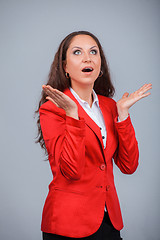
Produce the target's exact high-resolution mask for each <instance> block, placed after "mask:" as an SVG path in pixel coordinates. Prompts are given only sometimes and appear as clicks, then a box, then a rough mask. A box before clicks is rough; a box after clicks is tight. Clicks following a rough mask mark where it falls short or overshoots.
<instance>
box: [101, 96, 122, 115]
mask: <svg viewBox="0 0 160 240" xmlns="http://www.w3.org/2000/svg"><path fill="white" fill-rule="evenodd" d="M98 99H99V103H100V105H101V104H103V106H104V107H105V108H106V109H108V111H110V112H111V113H112V114H113V116H114V117H116V116H117V105H116V101H115V100H114V99H113V98H109V97H105V96H102V95H98Z"/></svg>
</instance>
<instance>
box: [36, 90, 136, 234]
mask: <svg viewBox="0 0 160 240" xmlns="http://www.w3.org/2000/svg"><path fill="white" fill-rule="evenodd" d="M64 93H65V94H66V95H68V96H69V97H70V98H71V99H73V100H74V101H75V102H76V103H77V105H78V114H79V118H80V119H79V120H76V119H74V118H71V117H68V116H66V114H65V111H64V110H62V109H60V108H58V107H56V105H54V104H53V103H52V102H51V101H47V102H46V103H44V104H42V106H41V107H40V110H39V113H40V124H41V129H42V134H43V138H44V141H45V146H46V148H47V151H48V155H49V162H50V167H51V170H52V173H53V181H52V182H51V183H50V185H49V193H48V196H47V198H46V201H45V205H44V208H43V214H42V224H41V230H42V231H43V232H48V233H54V234H58V235H64V236H68V237H75V238H80V237H86V236H88V235H91V234H93V233H94V232H96V231H97V230H98V228H99V227H100V225H101V222H102V220H103V215H104V209H105V204H106V206H107V210H108V214H109V217H110V219H111V222H112V224H113V226H114V227H115V228H116V229H117V230H120V229H122V228H123V221H122V216H121V210H120V205H119V201H118V197H117V193H116V188H115V185H114V176H113V159H114V162H115V164H116V165H117V166H118V167H119V169H120V170H121V171H122V172H123V173H125V174H132V173H133V172H134V171H135V170H136V168H137V166H138V156H139V152H138V144H137V141H136V138H135V132H134V128H133V126H132V123H131V119H130V116H128V118H127V119H126V120H124V121H123V122H119V123H117V109H116V103H115V101H114V100H113V99H111V98H107V97H104V96H101V95H98V99H99V105H100V108H101V111H102V113H103V117H104V120H105V124H106V129H107V143H106V148H105V149H104V147H103V141H102V136H101V131H100V128H99V127H98V125H97V124H96V123H95V122H94V121H93V120H92V119H91V118H90V117H89V116H88V115H87V113H86V112H85V111H84V110H83V108H82V107H81V106H80V104H79V103H78V101H77V100H76V99H75V98H74V96H73V95H72V93H71V92H70V90H69V89H67V90H65V91H64Z"/></svg>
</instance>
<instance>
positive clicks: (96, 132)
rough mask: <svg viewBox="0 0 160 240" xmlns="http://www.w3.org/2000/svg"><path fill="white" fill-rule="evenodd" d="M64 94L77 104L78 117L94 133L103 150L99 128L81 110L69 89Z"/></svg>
mask: <svg viewBox="0 0 160 240" xmlns="http://www.w3.org/2000/svg"><path fill="white" fill-rule="evenodd" d="M64 93H65V94H66V95H67V96H69V97H70V98H71V99H72V100H73V101H74V102H76V103H77V106H78V114H79V117H81V118H84V119H85V122H86V124H87V126H88V127H89V128H90V129H91V130H92V131H94V133H95V134H96V136H97V137H98V139H99V141H100V143H101V145H102V149H103V150H104V145H103V140H102V135H101V131H100V128H99V126H98V125H97V124H96V123H95V122H94V121H93V120H92V119H91V118H90V116H89V115H88V114H87V113H86V111H85V110H84V109H83V107H82V106H81V105H80V104H79V102H78V101H77V99H76V98H75V97H74V96H73V94H72V93H71V91H70V90H69V89H66V90H65V91H64Z"/></svg>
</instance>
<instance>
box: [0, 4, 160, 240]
mask: <svg viewBox="0 0 160 240" xmlns="http://www.w3.org/2000/svg"><path fill="white" fill-rule="evenodd" d="M159 23H160V1H158V0H134V1H132V0H128V1H127V0H117V1H116V0H106V1H105V0H99V1H93V0H81V1H76V0H74V1H72V0H67V1H65V0H64V1H63V0H58V1H55V0H52V1H51V0H44V1H42V0H39V1H38V0H37V1H36V0H35V1H34V0H32V1H23V0H21V1H20V0H19V1H18V0H17V1H16V0H14V1H11V0H3V1H2V0H1V1H0V34H1V37H0V81H1V94H0V134H1V143H0V146H1V148H0V149H1V150H0V151H1V152H0V156H1V161H0V165H1V166H0V239H1V240H14V239H15V240H22V239H23V240H28V239H30V240H39V239H41V231H40V223H41V212H42V208H43V204H44V201H45V198H46V195H47V192H48V184H49V182H50V181H51V179H52V176H51V172H50V168H49V165H48V162H45V161H43V160H44V159H45V156H44V153H43V151H42V150H41V148H40V146H39V145H38V144H35V143H34V140H35V139H34V138H35V136H36V133H37V129H36V120H35V119H34V118H33V116H34V110H35V109H36V106H37V104H38V102H39V100H40V93H41V86H42V84H43V83H46V79H47V75H48V72H49V69H50V65H51V62H52V60H53V57H54V54H55V51H56V50H57V48H58V45H59V43H60V42H61V40H62V39H63V38H64V37H65V36H66V35H68V34H69V33H70V32H72V31H75V30H88V31H91V32H92V33H94V34H95V35H96V36H97V37H98V38H99V40H100V42H101V43H102V46H103V48H104V51H105V54H106V56H107V59H108V61H109V66H110V70H111V76H112V80H113V83H114V85H115V88H116V95H115V100H118V99H119V98H120V97H121V96H122V94H123V93H124V92H125V91H129V92H132V91H135V90H136V89H137V88H139V87H140V86H142V85H143V84H144V83H149V82H151V83H152V84H153V89H152V91H151V92H152V94H151V96H149V97H148V98H146V99H143V100H141V101H140V102H138V103H136V105H135V106H134V107H132V109H131V111H130V114H131V118H132V122H133V125H134V127H135V131H136V136H137V139H138V142H139V147H140V165H139V167H138V170H137V171H136V173H135V174H133V175H131V176H127V175H124V174H122V173H121V172H120V171H119V170H118V169H117V167H115V168H114V172H115V180H116V186H117V190H118V195H119V198H120V203H121V208H122V213H123V218H124V224H125V227H124V229H123V230H122V231H121V233H122V237H124V239H125V240H135V239H137V240H158V239H160V224H159V223H160V208H159V202H160V187H159V180H160V177H159V168H160V159H159V154H158V153H159V151H158V147H159V133H160V132H159V121H160V114H159V87H160V84H159V76H160V65H159V63H160V51H159V50H160V48H159V43H160V28H159Z"/></svg>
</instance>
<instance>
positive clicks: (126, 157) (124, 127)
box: [113, 101, 139, 174]
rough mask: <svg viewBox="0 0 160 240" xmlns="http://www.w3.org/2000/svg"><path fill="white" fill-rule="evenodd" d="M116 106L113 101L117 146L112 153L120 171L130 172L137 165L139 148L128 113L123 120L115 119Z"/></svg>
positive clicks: (133, 170) (132, 171) (134, 169)
mask: <svg viewBox="0 0 160 240" xmlns="http://www.w3.org/2000/svg"><path fill="white" fill-rule="evenodd" d="M117 116H118V113H117V107H116V102H115V101H114V107H113V117H114V125H115V132H116V135H117V138H118V147H117V150H116V152H115V154H114V157H113V158H114V161H115V164H116V165H117V166H118V167H119V169H120V170H121V172H123V173H125V174H132V173H134V172H135V171H136V169H137V167H138V159H139V149H138V142H137V139H136V136H135V130H134V127H133V125H132V122H131V118H130V115H129V116H128V118H127V119H125V120H124V121H121V122H118V121H117Z"/></svg>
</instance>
